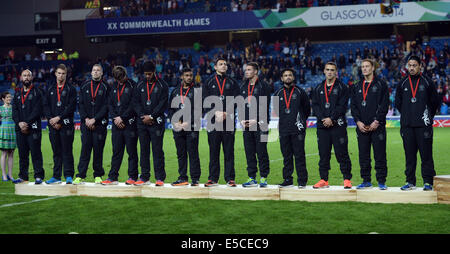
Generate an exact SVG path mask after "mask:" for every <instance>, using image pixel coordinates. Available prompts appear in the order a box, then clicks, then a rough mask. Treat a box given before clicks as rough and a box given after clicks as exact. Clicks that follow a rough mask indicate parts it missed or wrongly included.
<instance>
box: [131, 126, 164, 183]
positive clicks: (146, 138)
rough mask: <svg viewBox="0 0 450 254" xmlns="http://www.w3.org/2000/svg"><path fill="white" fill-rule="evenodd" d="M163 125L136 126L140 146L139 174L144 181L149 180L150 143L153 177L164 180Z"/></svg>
mask: <svg viewBox="0 0 450 254" xmlns="http://www.w3.org/2000/svg"><path fill="white" fill-rule="evenodd" d="M164 131H165V129H164V125H163V126H159V125H154V126H138V135H139V143H140V146H141V156H140V158H141V159H140V160H141V161H140V165H141V176H140V178H141V179H142V180H144V181H148V180H150V143H151V144H152V149H153V150H152V154H153V168H154V170H155V179H156V180H161V181H164V180H165V179H166V170H165V161H164V151H163V140H164Z"/></svg>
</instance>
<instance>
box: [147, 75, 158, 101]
mask: <svg viewBox="0 0 450 254" xmlns="http://www.w3.org/2000/svg"><path fill="white" fill-rule="evenodd" d="M155 84H156V81H155V82H153V84H152V89H150V92H149V90H148V80H147V101H150V95H151V94H152V92H153V88H155Z"/></svg>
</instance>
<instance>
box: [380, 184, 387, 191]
mask: <svg viewBox="0 0 450 254" xmlns="http://www.w3.org/2000/svg"><path fill="white" fill-rule="evenodd" d="M378 188H379V189H380V190H387V188H388V187H387V186H386V184H384V183H378Z"/></svg>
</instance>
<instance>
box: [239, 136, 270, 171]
mask: <svg viewBox="0 0 450 254" xmlns="http://www.w3.org/2000/svg"><path fill="white" fill-rule="evenodd" d="M261 134H266V135H267V134H268V132H261V131H260V130H258V131H247V130H244V131H243V138H244V150H245V157H246V158H247V172H248V176H249V177H251V178H253V179H255V178H256V173H257V172H258V167H257V161H256V156H258V163H259V170H260V172H259V174H260V176H261V177H264V178H267V176H268V175H269V172H270V167H269V154H268V153H267V142H261Z"/></svg>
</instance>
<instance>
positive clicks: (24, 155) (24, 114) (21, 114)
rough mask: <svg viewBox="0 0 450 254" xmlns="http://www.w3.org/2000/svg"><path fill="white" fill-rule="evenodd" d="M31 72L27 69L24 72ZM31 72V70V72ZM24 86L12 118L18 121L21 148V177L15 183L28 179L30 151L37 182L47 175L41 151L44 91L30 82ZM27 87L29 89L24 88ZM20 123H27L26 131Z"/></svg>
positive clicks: (18, 91) (18, 141)
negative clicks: (23, 130) (22, 129)
mask: <svg viewBox="0 0 450 254" xmlns="http://www.w3.org/2000/svg"><path fill="white" fill-rule="evenodd" d="M24 72H29V71H28V70H25V71H23V72H22V75H23V73H24ZM29 73H30V74H31V72H29ZM22 84H23V86H22V87H21V88H19V89H17V90H16V93H15V94H14V99H13V103H12V118H13V120H14V122H15V123H16V137H17V148H18V150H19V179H16V180H15V181H14V183H21V182H22V181H21V180H23V181H28V167H29V161H30V159H29V157H28V156H29V153H30V152H31V159H32V162H33V170H34V178H35V179H36V184H39V183H42V181H40V180H43V179H44V176H45V172H44V168H43V167H42V164H43V161H42V151H41V139H42V130H41V128H42V127H41V115H42V110H43V109H42V108H43V102H42V100H43V92H42V91H41V89H40V88H38V87H35V86H34V85H33V84H31V80H30V82H29V83H26V84H25V83H22ZM24 88H27V91H25V90H24ZM20 123H26V124H27V125H28V127H27V128H26V130H25V132H26V133H23V132H22V131H21V128H20V127H19V124H20Z"/></svg>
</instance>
